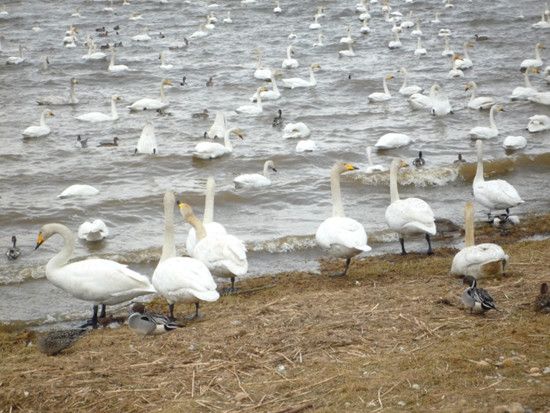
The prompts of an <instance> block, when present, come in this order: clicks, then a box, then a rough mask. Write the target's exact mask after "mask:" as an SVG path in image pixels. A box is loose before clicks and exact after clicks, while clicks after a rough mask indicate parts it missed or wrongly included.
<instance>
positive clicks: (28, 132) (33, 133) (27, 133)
mask: <svg viewBox="0 0 550 413" xmlns="http://www.w3.org/2000/svg"><path fill="white" fill-rule="evenodd" d="M52 116H54V114H53V112H52V111H51V110H49V109H45V110H43V111H42V115H40V126H29V127H28V128H27V129H25V130H24V131H23V132H22V133H21V134H22V135H23V137H24V138H41V137H43V136H47V135H49V134H50V132H51V129H50V127H49V126H48V125H46V118H47V117H52Z"/></svg>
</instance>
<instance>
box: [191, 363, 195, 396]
mask: <svg viewBox="0 0 550 413" xmlns="http://www.w3.org/2000/svg"><path fill="white" fill-rule="evenodd" d="M194 396H195V369H193V376H192V378H191V398H193V397H194Z"/></svg>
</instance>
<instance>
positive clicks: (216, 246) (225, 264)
mask: <svg viewBox="0 0 550 413" xmlns="http://www.w3.org/2000/svg"><path fill="white" fill-rule="evenodd" d="M178 207H179V209H180V213H181V215H182V217H183V219H184V220H185V221H186V222H188V223H189V224H191V225H192V226H193V227H194V228H195V231H196V233H197V244H196V245H195V248H194V249H193V251H192V252H191V256H192V257H194V258H196V259H198V260H200V261H202V262H203V263H204V264H205V265H206V266H207V267H208V269H209V270H210V271H211V272H212V274H213V275H215V276H217V277H223V278H229V279H230V280H231V288H230V289H229V291H230V292H234V291H235V278H236V277H243V276H245V275H246V273H247V272H248V260H247V257H246V247H245V245H244V243H243V242H242V241H241V240H240V239H238V238H237V237H235V236H233V235H230V234H225V235H221V236H220V235H215V234H208V233H207V232H206V231H205V230H204V226H203V224H202V222H201V221H200V220H199V219H198V218H197V217H196V216H195V214H193V209H192V208H191V206H190V205H188V204H185V203H183V202H178Z"/></svg>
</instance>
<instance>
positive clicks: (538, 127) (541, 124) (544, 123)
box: [527, 115, 550, 133]
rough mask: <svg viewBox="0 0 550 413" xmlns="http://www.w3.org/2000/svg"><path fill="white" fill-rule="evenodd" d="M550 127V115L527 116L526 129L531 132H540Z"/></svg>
mask: <svg viewBox="0 0 550 413" xmlns="http://www.w3.org/2000/svg"><path fill="white" fill-rule="evenodd" d="M549 129H550V116H546V115H533V116H531V117H530V118H529V123H528V124H527V130H528V131H529V132H531V133H535V132H542V131H545V130H549Z"/></svg>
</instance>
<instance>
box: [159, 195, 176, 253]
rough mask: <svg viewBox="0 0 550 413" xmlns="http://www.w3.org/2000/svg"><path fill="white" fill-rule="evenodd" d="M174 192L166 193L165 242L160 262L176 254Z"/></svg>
mask: <svg viewBox="0 0 550 413" xmlns="http://www.w3.org/2000/svg"><path fill="white" fill-rule="evenodd" d="M174 204H175V199H174V194H172V193H171V192H170V193H166V195H164V243H163V244H162V255H161V256H160V261H159V263H160V262H163V261H164V260H167V259H168V258H173V257H175V256H176V242H175V240H174Z"/></svg>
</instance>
